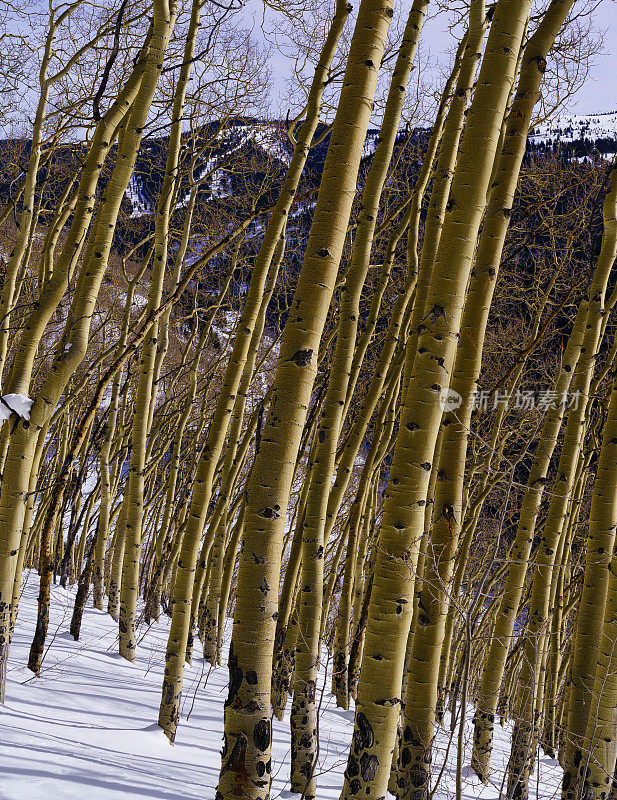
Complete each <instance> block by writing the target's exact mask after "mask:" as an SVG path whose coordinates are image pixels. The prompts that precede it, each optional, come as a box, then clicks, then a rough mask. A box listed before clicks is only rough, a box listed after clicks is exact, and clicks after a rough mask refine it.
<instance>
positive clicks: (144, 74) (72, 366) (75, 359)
mask: <svg viewBox="0 0 617 800" xmlns="http://www.w3.org/2000/svg"><path fill="white" fill-rule="evenodd" d="M154 9H155V13H154V18H153V22H152V27H151V33H150V34H149V35H148V44H147V47H146V50H145V53H144V55H143V59H142V60H140V61H139V62H138V66H137V67H136V69H135V71H134V72H133V73H132V75H131V77H129V79H128V81H127V83H126V84H125V86H124V87H123V89H122V90H121V92H120V94H119V96H118V98H117V100H116V101H115V103H114V104H112V106H111V108H110V110H109V111H108V112H107V114H106V115H105V117H103V118H102V120H101V121H100V123H99V125H97V128H96V130H95V136H94V140H93V144H92V145H91V148H90V153H89V156H88V159H87V161H86V164H85V167H84V172H83V174H82V178H81V181H80V187H79V191H80V198H79V200H78V202H77V205H76V211H75V214H74V217H73V222H72V225H71V229H70V231H69V234H68V236H67V241H66V243H65V246H64V248H63V253H62V254H61V256H60V258H59V261H58V263H57V265H56V268H55V270H54V274H53V276H52V278H51V280H50V282H49V284H48V288H49V292H48V293H46V300H47V302H46V303H45V304H41V306H40V307H39V308H37V309H35V310H34V311H33V312H32V313H31V315H30V322H31V326H28V327H26V328H25V329H24V333H23V334H22V336H21V339H20V342H19V344H18V347H17V352H16V355H15V357H14V361H13V368H12V374H11V378H10V380H9V387H10V388H11V390H12V391H16V392H23V391H24V390H25V391H26V392H27V390H28V384H29V382H30V375H31V371H32V361H33V358H34V355H35V353H36V350H37V347H38V342H39V341H40V336H41V335H42V332H43V329H44V326H45V324H46V322H47V320H48V319H49V318H50V316H51V314H52V313H53V310H54V308H55V306H56V305H57V302H58V301H59V299H60V298H61V297H62V294H63V293H64V288H63V287H64V286H65V285H66V279H67V276H68V275H69V274H70V273H71V271H72V267H73V265H74V263H75V259H76V257H77V255H78V254H79V252H80V249H81V246H82V241H83V234H84V233H85V231H86V229H87V225H88V223H89V220H90V217H91V215H92V211H93V209H92V208H91V207H90V205H89V204H90V203H91V196H90V193H93V191H94V188H95V186H96V183H97V181H98V176H99V174H100V169H101V167H102V164H101V163H100V162H99V158H101V155H102V153H103V154H104V153H105V152H106V151H107V150H108V149H109V142H107V141H105V138H104V137H105V136H107V137H109V138H111V136H110V134H112V133H113V131H114V130H115V129H116V127H117V125H118V124H119V122H120V121H121V120H122V119H123V118H124V116H125V115H126V113H127V109H131V111H130V124H129V125H127V127H126V128H125V129H124V131H123V136H122V137H121V143H120V144H119V152H118V161H117V162H116V165H115V167H114V170H113V171H112V175H111V177H110V180H109V182H108V184H107V186H106V190H105V194H104V197H103V200H102V202H101V206H100V208H99V211H98V213H97V219H96V222H95V224H94V226H93V230H92V234H91V238H90V241H89V244H88V246H87V252H86V255H85V257H84V264H83V266H82V268H81V270H80V272H79V276H78V279H77V282H76V287H75V296H74V300H73V303H72V306H71V314H70V316H69V321H68V325H67V327H66V329H65V333H64V334H63V337H62V339H61V341H60V344H59V350H58V352H57V354H56V357H55V359H54V368H53V369H52V370H51V371H50V373H49V375H48V376H47V378H46V380H45V381H44V382H43V385H42V387H41V389H40V392H39V394H38V396H37V398H35V401H34V405H33V408H32V412H31V415H30V420H29V421H26V420H22V421H21V422H20V423H19V424H18V425H17V427H16V428H15V429H14V431H13V432H12V435H11V443H10V446H9V450H8V453H7V460H6V467H7V468H5V473H4V474H5V481H4V482H3V485H2V491H1V492H0V520H1V521H2V530H3V536H2V539H1V540H0V604H1V607H0V640H3V641H0V664H2V665H5V664H6V659H7V658H8V641H7V640H6V634H7V633H8V620H9V619H10V616H11V607H10V603H11V601H10V598H11V595H12V588H13V580H14V568H15V557H16V555H17V552H18V544H19V542H18V537H19V535H20V533H21V527H22V522H23V516H24V498H25V495H26V491H27V487H28V481H29V475H30V466H31V464H32V460H33V457H34V453H35V447H36V441H37V439H38V434H39V431H40V429H41V428H42V426H43V425H44V424H45V422H46V420H47V419H48V417H49V415H50V413H51V410H53V408H54V407H55V405H56V403H57V401H58V399H59V398H60V395H61V394H62V392H63V390H64V388H65V387H66V385H67V384H68V382H69V380H70V378H71V376H72V375H73V373H74V371H75V370H76V369H77V367H78V365H79V364H80V363H81V360H82V359H83V357H84V354H85V350H86V346H87V337H88V332H89V329H90V322H91V319H92V310H93V307H94V305H95V302H96V298H97V296H98V291H99V288H100V284H101V281H102V278H103V274H104V272H105V268H106V265H107V260H108V258H109V252H110V248H111V242H112V237H113V232H114V230H115V224H116V221H117V216H118V212H119V209H120V203H121V201H122V197H123V196H124V191H125V189H126V186H127V185H128V181H129V179H130V175H131V173H132V168H133V164H134V161H135V158H136V155H137V150H138V147H139V142H140V140H141V134H142V131H143V126H144V124H145V120H146V117H147V114H148V111H149V109H150V103H151V101H152V97H153V95H154V91H155V88H156V85H157V81H158V75H159V72H160V69H161V66H162V60H163V54H164V52H165V50H166V47H167V42H168V40H169V37H170V35H171V32H172V30H173V24H174V19H175V10H174V9H172V8H170V7H169V6H167V5H166V4H165V3H164V2H162V1H161V2H159V0H157V2H156V3H155V5H154ZM51 284H54V286H53V288H52V286H51ZM56 298H57V300H56ZM24 423H26V424H24ZM7 476H10V477H9V478H8V479H7ZM5 597H6V598H8V602H7V600H5V599H4V598H5ZM3 699H4V666H3V667H0V700H3Z"/></svg>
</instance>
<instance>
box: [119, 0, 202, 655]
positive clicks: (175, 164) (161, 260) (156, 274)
mask: <svg viewBox="0 0 617 800" xmlns="http://www.w3.org/2000/svg"><path fill="white" fill-rule="evenodd" d="M200 17H201V4H200V2H199V1H198V0H195V2H194V3H193V5H192V8H191V18H190V21H189V29H188V32H187V36H186V40H185V44H184V52H183V55H182V65H181V67H180V74H179V76H178V82H177V85H176V90H175V94H174V99H173V103H172V109H171V115H172V122H171V131H170V136H169V145H168V149H167V161H166V164H165V176H164V178H163V184H162V187H161V192H160V195H159V200H158V205H157V209H156V222H155V231H154V251H153V257H152V271H151V275H150V290H149V293H148V303H147V306H146V314H151V313H152V312H153V311H154V310H155V309H156V308H157V307H158V306H159V305H160V304H161V299H162V295H163V282H164V280H165V275H166V272H167V258H168V256H167V250H168V238H169V224H170V215H171V212H172V207H173V206H172V203H173V199H174V197H175V191H174V189H175V184H176V181H177V179H178V168H179V160H180V147H181V143H182V118H183V115H184V107H185V101H186V93H187V90H188V83H189V80H190V76H191V67H192V61H193V56H194V54H195V47H196V41H197V35H198V32H199V25H200ZM158 333H159V324H158V323H154V324H153V325H152V327H151V328H150V330H149V332H148V335H147V337H146V340H145V342H144V346H143V350H142V353H141V359H140V367H139V380H138V385H137V389H136V395H135V409H134V412H133V425H132V431H131V464H130V468H129V477H128V486H127V487H126V489H125V492H124V498H123V503H127V504H128V508H127V512H126V514H125V528H124V529H125V547H124V558H123V563H122V583H121V594H120V617H119V631H120V634H119V650H120V655H122V656H124V658H126V659H128V660H129V661H133V660H134V658H135V625H136V617H137V594H138V576H139V556H140V550H141V534H142V521H143V501H144V485H143V480H144V469H145V464H146V460H145V457H146V440H147V436H148V432H149V425H148V423H149V421H150V406H151V405H152V404H153V403H154V399H153V397H152V393H153V386H154V385H155V384H154V367H155V360H156V356H157V338H158Z"/></svg>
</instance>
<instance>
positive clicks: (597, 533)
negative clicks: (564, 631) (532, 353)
mask: <svg viewBox="0 0 617 800" xmlns="http://www.w3.org/2000/svg"><path fill="white" fill-rule="evenodd" d="M616 174H617V169H616V165H615V163H614V162H613V164H612V166H611V171H610V176H609V189H608V192H607V195H606V197H605V200H604V207H603V221H604V234H603V237H602V246H601V250H600V254H599V256H598V266H597V269H599V268H600V267H602V268H603V269H605V270H606V272H607V273H608V272H609V270H610V269H611V268H612V266H613V264H614V262H615V258H616V257H617V217H616V214H617V177H616ZM602 301H603V297H599V298H597V299H596V298H595V297H591V298H590V302H593V303H598V304H599V305H600V308H601V307H602V306H601V304H602ZM591 321H592V322H593V321H594V320H593V318H592V320H591ZM596 326H597V322H596ZM597 344H598V342H597V340H596V341H593V342H592V343H591V352H590V353H589V354H588V358H589V359H590V360H592V362H593V360H594V359H595V354H596V348H597ZM610 408H611V410H612V408H613V403H612V402H611V406H610ZM605 437H606V434H605ZM603 442H606V438H605V439H604V440H603ZM609 445H610V440H609V442H608V443H606V445H605V446H603V448H602V450H601V458H602V457H604V458H611V457H612V456H610V455H609V453H610V447H609ZM607 448H608V451H607ZM604 476H605V473H604V472H602V473H601V471H600V464H598V470H597V475H596V484H595V487H594V498H596V499H595V505H592V512H593V516H592V517H590V529H589V538H588V541H587V552H586V560H585V572H584V579H583V586H582V589H581V595H580V603H579V608H578V615H577V618H576V626H575V630H574V638H573V646H572V664H571V672H570V682H571V685H570V694H569V698H568V716H567V723H566V736H567V739H566V746H565V754H564V762H563V763H564V778H563V793H564V796H565V797H568V798H569V797H574V796H575V793H576V792H577V791H578V784H579V779H578V775H577V772H578V768H579V766H581V768H582V763H585V759H584V758H583V757H582V752H581V747H582V744H583V738H584V737H585V733H586V729H587V725H588V724H590V723H589V713H590V710H591V696H592V695H591V693H592V692H593V684H594V677H595V674H596V664H597V654H598V652H599V646H600V638H601V631H602V617H601V616H600V615H599V614H598V613H597V609H598V608H601V609H602V608H604V606H605V603H606V597H607V592H608V583H609V576H610V573H609V569H608V566H609V564H610V554H611V553H612V550H613V543H614V537H615V529H614V527H613V523H611V522H610V518H609V517H606V515H607V514H608V515H610V513H611V512H610V509H611V505H610V502H609V500H610V498H611V497H612V493H609V495H608V497H607V495H606V492H605V490H604V489H603V484H602V480H601V478H604ZM598 481H599V485H598ZM606 504H607V505H606ZM605 505H606V508H605V507H604V506H605ZM597 509H600V510H597ZM602 513H604V515H605V517H604V518H603V517H602V516H600V517H599V519H598V522H597V523H596V522H595V519H596V514H600V515H601V514H602ZM591 520H593V524H592V522H591ZM582 777H584V775H583V776H582Z"/></svg>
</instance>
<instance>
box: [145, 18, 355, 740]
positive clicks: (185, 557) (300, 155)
mask: <svg viewBox="0 0 617 800" xmlns="http://www.w3.org/2000/svg"><path fill="white" fill-rule="evenodd" d="M348 14H349V7H348V6H347V5H346V4H344V3H342V2H339V3H337V7H336V12H335V15H334V17H333V20H332V23H331V26H330V30H329V32H328V37H327V39H326V43H325V45H324V48H323V50H322V53H321V55H320V60H319V63H318V65H317V67H316V70H315V75H314V78H313V82H312V85H311V89H310V92H309V97H308V100H307V106H306V119H305V121H304V123H303V125H302V127H301V129H300V131H299V133H298V137H297V140H296V143H295V146H294V154H293V156H292V160H291V164H290V166H289V169H288V171H287V175H286V178H285V182H284V184H283V187H282V189H281V193H280V196H279V198H278V200H277V203H276V205H275V208H274V211H273V212H272V216H271V218H270V221H269V223H268V225H267V227H266V230H265V233H264V238H263V240H262V243H261V246H260V249H259V253H258V255H257V258H256V260H255V264H254V266H253V272H252V275H251V282H250V285H249V291H248V295H247V298H246V303H245V306H244V309H243V312H242V316H241V319H240V321H239V324H238V331H237V334H236V338H235V341H234V346H233V351H232V354H231V356H230V359H229V363H228V366H227V370H226V374H225V379H224V382H223V386H222V390H221V394H220V396H219V399H218V402H217V406H216V411H215V414H214V417H213V419H212V422H211V425H210V430H209V433H208V441H207V443H206V446H205V449H204V456H203V457H202V459H201V460H200V462H199V467H198V470H197V476H196V481H195V488H194V490H193V495H192V499H191V508H190V511H189V515H188V526H187V530H186V533H185V535H184V537H183V542H182V547H181V552H180V554H179V561H178V574H177V578H176V581H175V583H174V589H173V600H174V605H173V615H172V623H171V629H170V632H169V640H168V646H167V653H166V657H165V675H164V679H163V690H162V698H161V707H160V710H159V725H160V726H161V727H162V728H163V730H164V731H165V733H166V734H167V736H168V738H169V739H170V741H172V742H173V740H174V737H175V732H176V728H177V725H178V714H179V711H178V709H179V704H180V694H181V691H182V674H183V668H184V654H185V651H186V645H187V642H188V636H189V627H190V624H191V619H190V617H191V614H190V610H191V601H192V593H193V579H194V574H195V565H196V561H197V555H198V547H199V542H200V539H201V534H202V531H203V527H204V523H205V516H206V512H207V510H208V505H209V503H210V498H211V496H212V488H213V480H214V471H215V469H216V465H217V462H218V459H219V455H220V453H221V450H222V448H223V445H224V440H225V435H226V433H227V426H228V421H229V418H230V415H231V413H232V411H233V404H234V402H235V397H236V393H237V390H238V386H239V382H240V380H241V378H242V373H243V367H244V364H245V362H246V359H247V355H248V350H249V348H250V345H251V342H252V340H253V337H252V333H253V329H254V325H255V320H256V317H257V315H258V313H259V309H260V305H261V300H262V297H263V292H264V287H265V283H266V279H267V276H268V272H269V269H270V265H271V263H272V259H273V257H274V255H275V252H276V249H277V246H279V240H280V239H281V236H282V235H283V232H284V230H285V225H286V222H287V215H288V213H289V210H290V209H291V205H292V202H293V200H294V198H295V195H296V191H297V188H298V185H299V181H300V177H301V174H302V171H303V169H304V165H305V163H306V158H307V156H308V153H309V149H310V144H311V141H312V139H313V136H314V134H315V131H316V129H317V125H318V123H319V117H320V111H321V99H322V95H323V91H324V88H325V85H326V82H327V78H328V70H329V67H330V64H331V62H332V59H333V57H334V54H335V51H336V47H337V44H338V41H339V38H340V35H341V33H342V30H343V27H344V24H345V21H346V19H347V16H348Z"/></svg>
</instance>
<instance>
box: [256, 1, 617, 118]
mask: <svg viewBox="0 0 617 800" xmlns="http://www.w3.org/2000/svg"><path fill="white" fill-rule="evenodd" d="M352 2H353V6H354V9H357V6H358V4H359V0H352ZM410 2H411V0H404V2H402V3H399V4H398V9H397V10H398V12H399V13H401V12H402V13H405V11H406V9H407V8H408V7H409V4H410ZM262 9H263V5H262V3H261V0H248V3H247V7H246V13H247V17H249V18H250V17H252V20H253V30H254V33H255V34H256V35H257V38H259V36H260V33H259V28H260V22H261V19H262V16H261V14H262ZM429 13H430V12H429ZM354 17H355V14H354ZM593 18H594V23H595V27H596V29H597V30H602V31H604V37H605V38H604V46H603V51H602V52H601V53H598V54H596V55H595V56H594V64H593V66H592V69H591V72H590V74H589V76H588V77H587V79H586V80H585V83H584V85H583V86H582V87H581V88H580V90H579V91H578V93H577V94H576V96H575V97H574V98H572V99H571V100H570V101H569V104H568V106H567V108H566V111H567V112H570V113H575V114H592V113H602V112H609V111H615V110H617V0H600V2H599V4H598V6H597V8H596V10H595V12H594V17H593ZM247 22H248V19H247ZM249 24H250V23H249ZM443 26H444V23H443V22H442V21H441V17H438V18H437V19H436V20H428V21H427V23H426V25H425V29H424V31H423V40H422V45H421V46H423V47H424V51H423V52H424V55H425V56H426V52H427V49H428V50H430V53H431V58H432V60H433V62H436V63H439V64H443V65H445V64H446V63H447V57H446V53H447V52H448V49H449V50H450V52H451V50H452V43H453V39H452V38H451V37H449V36H448V34H447V33H445V31H444V30H443V29H442V28H443ZM269 64H270V66H271V69H272V70H273V72H274V73H275V89H274V95H275V98H274V101H275V105H280V102H281V101H280V96H281V95H282V94H284V93H285V84H286V82H287V81H288V80H289V74H290V73H289V65H288V63H287V62H286V59H285V57H284V56H282V55H281V54H280V53H278V52H276V49H274V48H273V50H272V51H271V56H270V59H269ZM277 94H278V103H277ZM273 110H274V109H273Z"/></svg>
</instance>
